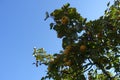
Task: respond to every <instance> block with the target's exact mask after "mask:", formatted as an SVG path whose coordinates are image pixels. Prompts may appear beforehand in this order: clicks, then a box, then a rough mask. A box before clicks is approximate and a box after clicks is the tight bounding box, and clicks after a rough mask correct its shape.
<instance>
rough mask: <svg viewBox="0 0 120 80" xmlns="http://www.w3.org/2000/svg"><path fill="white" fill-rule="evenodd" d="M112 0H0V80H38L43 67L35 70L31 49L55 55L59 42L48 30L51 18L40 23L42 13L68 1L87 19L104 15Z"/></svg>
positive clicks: (43, 70) (53, 33)
mask: <svg viewBox="0 0 120 80" xmlns="http://www.w3.org/2000/svg"><path fill="white" fill-rule="evenodd" d="M108 1H111V3H112V2H113V0H51V1H49V0H43V1H42V0H0V80H40V78H41V77H42V76H43V75H45V71H46V67H45V66H40V67H38V68H36V67H35V65H32V63H33V62H35V59H34V57H33V56H32V52H33V47H34V46H36V47H37V48H41V47H43V48H45V50H46V51H47V52H48V53H56V52H59V50H60V49H62V47H61V40H60V39H58V38H57V37H56V32H55V31H52V30H50V29H49V23H50V22H51V21H52V19H48V20H47V21H44V18H45V12H46V11H48V12H52V11H53V10H54V9H57V8H60V7H61V6H62V5H63V4H65V3H67V2H69V3H70V4H71V6H72V7H76V8H77V11H78V12H79V13H81V15H82V16H83V17H86V18H88V19H89V20H94V19H97V18H99V16H102V15H103V14H104V10H105V9H106V4H107V2H108Z"/></svg>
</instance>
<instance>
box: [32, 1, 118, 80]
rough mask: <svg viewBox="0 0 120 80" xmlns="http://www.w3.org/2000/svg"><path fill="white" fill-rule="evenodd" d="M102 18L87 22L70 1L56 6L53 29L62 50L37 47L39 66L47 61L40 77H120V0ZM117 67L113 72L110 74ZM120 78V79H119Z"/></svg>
mask: <svg viewBox="0 0 120 80" xmlns="http://www.w3.org/2000/svg"><path fill="white" fill-rule="evenodd" d="M109 4H110V3H108V4H107V6H108V8H107V9H106V10H105V14H104V15H103V16H101V17H100V18H99V19H96V20H93V21H91V20H90V21H87V18H83V17H82V16H81V15H80V14H79V13H78V12H77V10H76V8H73V7H70V4H69V3H67V4H66V5H64V6H63V7H61V8H60V9H55V10H54V11H53V12H52V13H51V14H50V15H49V14H47V18H48V16H49V17H52V18H53V20H54V22H53V23H50V29H52V30H55V31H56V32H57V37H58V38H60V39H62V47H63V50H62V51H60V53H57V54H54V55H51V54H46V52H45V51H44V49H43V48H41V49H36V48H34V53H33V55H34V56H35V58H36V63H35V64H36V65H37V66H38V64H39V63H40V64H45V65H46V66H47V67H48V68H47V75H46V76H45V77H43V78H42V79H41V80H45V79H47V78H48V79H54V80H86V79H87V77H85V74H84V73H87V74H88V79H89V80H118V78H119V77H120V1H119V0H116V1H115V2H114V4H113V5H112V6H109ZM111 70H114V73H111ZM119 79H120V78H119Z"/></svg>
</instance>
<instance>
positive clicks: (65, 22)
mask: <svg viewBox="0 0 120 80" xmlns="http://www.w3.org/2000/svg"><path fill="white" fill-rule="evenodd" d="M68 22H69V18H68V17H67V16H63V17H62V19H61V23H62V24H63V25H66V24H68Z"/></svg>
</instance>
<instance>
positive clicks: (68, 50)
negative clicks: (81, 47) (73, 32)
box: [64, 45, 72, 55]
mask: <svg viewBox="0 0 120 80" xmlns="http://www.w3.org/2000/svg"><path fill="white" fill-rule="evenodd" d="M71 49H72V46H71V45H68V46H67V47H66V48H65V51H64V54H66V55H68V53H69V52H70V51H71Z"/></svg>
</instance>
